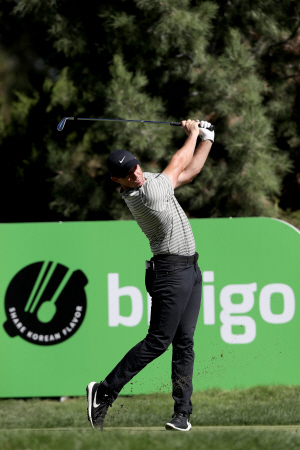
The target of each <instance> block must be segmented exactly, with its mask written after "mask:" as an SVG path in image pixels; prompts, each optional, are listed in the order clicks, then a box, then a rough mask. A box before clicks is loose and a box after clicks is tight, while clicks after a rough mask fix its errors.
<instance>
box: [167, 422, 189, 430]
mask: <svg viewBox="0 0 300 450" xmlns="http://www.w3.org/2000/svg"><path fill="white" fill-rule="evenodd" d="M191 428H192V425H191V424H190V422H188V427H187V428H177V427H175V426H174V425H173V424H172V423H166V425H165V429H166V430H167V431H190V429H191Z"/></svg>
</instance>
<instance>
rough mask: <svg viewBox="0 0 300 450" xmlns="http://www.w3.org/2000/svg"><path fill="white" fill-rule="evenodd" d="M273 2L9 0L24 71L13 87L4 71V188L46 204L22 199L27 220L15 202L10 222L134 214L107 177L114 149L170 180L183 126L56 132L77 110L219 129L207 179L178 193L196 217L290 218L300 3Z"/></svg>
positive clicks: (97, 126) (13, 50)
mask: <svg viewBox="0 0 300 450" xmlns="http://www.w3.org/2000/svg"><path fill="white" fill-rule="evenodd" d="M274 1H275V0H273V1H272V2H271V1H267V2H261V1H260V0H255V1H252V2H250V3H249V2H246V1H244V0H232V1H231V2H227V3H225V2H220V1H218V2H212V1H201V2H200V1H196V0H193V1H191V0H181V1H178V0H152V1H150V0H131V1H126V2H125V1H121V2H120V1H115V0H112V1H110V2H107V1H105V2H101V4H100V5H99V4H97V3H94V2H88V3H85V5H84V8H83V7H82V2H79V1H78V0H74V2H72V8H70V3H69V2H68V1H66V0H60V1H53V2H39V1H37V0H33V1H31V2H27V1H25V0H16V1H15V2H11V1H8V0H7V1H3V0H2V3H3V5H4V8H2V10H3V15H2V18H1V22H3V23H4V24H5V25H4V28H1V30H2V32H1V33H2V37H3V39H2V41H3V43H2V47H1V48H0V54H1V55H2V58H3V60H4V61H6V63H7V62H8V61H10V60H11V59H13V60H14V61H16V64H17V66H18V67H19V69H18V70H19V72H18V70H13V74H14V79H13V81H10V82H9V79H10V80H11V78H10V77H8V75H7V73H8V72H7V71H8V69H6V72H5V71H4V72H5V73H6V75H5V76H4V77H2V80H3V81H2V83H1V86H0V90H1V92H2V91H4V92H5V95H4V100H3V104H2V112H3V121H2V124H0V133H1V139H2V148H3V149H5V154H6V155H7V156H5V158H6V159H5V161H3V162H4V164H2V165H1V166H2V167H7V166H8V167H10V168H11V169H10V171H6V169H5V173H4V174H3V177H2V179H3V181H4V183H5V185H6V186H9V185H10V186H11V185H12V181H11V180H12V177H14V181H13V183H15V179H16V176H15V175H16V172H17V173H18V174H19V175H18V176H19V177H20V178H19V179H20V182H19V185H18V183H17V192H19V193H20V191H22V192H25V193H26V195H27V194H28V192H29V193H31V192H32V190H33V187H32V184H33V183H32V180H34V182H35V186H36V187H37V190H38V192H39V193H42V194H43V198H44V200H43V201H42V199H41V196H40V195H38V196H37V197H36V203H34V202H32V196H31V198H30V202H29V201H28V202H26V200H25V198H24V196H23V202H24V208H23V210H22V211H23V212H22V213H21V214H19V215H18V213H17V212H15V214H12V213H11V211H10V212H9V206H10V205H7V206H6V207H5V208H4V210H3V220H4V221H5V220H6V221H7V220H8V221H9V220H11V218H12V217H13V218H14V217H18V219H17V220H21V221H22V220H25V221H26V220H57V219H58V218H60V219H63V220H69V219H71V220H83V219H89V220H93V219H118V218H128V217H130V215H129V214H128V211H127V209H126V206H125V205H123V203H122V202H120V200H119V198H118V196H119V194H118V190H117V188H116V186H115V185H114V184H113V183H112V182H111V181H110V179H109V177H108V176H107V172H106V166H105V160H106V157H107V155H108V154H109V152H110V151H112V150H114V149H116V148H122V147H125V148H127V149H128V150H130V151H132V152H133V153H134V154H135V155H136V156H137V157H138V158H140V159H141V161H142V162H143V169H144V170H151V171H153V170H155V171H156V170H157V171H160V170H162V169H163V168H164V166H165V165H166V164H167V162H168V161H169V159H170V156H171V155H172V153H173V152H174V151H175V150H176V149H177V148H178V147H179V146H180V145H182V142H183V139H184V135H183V132H182V130H180V129H172V128H171V127H170V128H168V127H166V126H158V125H143V124H138V125H136V124H132V123H131V124H128V123H127V124H126V123H122V124H120V123H117V124H116V123H105V124H102V123H94V124H92V125H89V126H87V124H86V123H80V122H77V123H76V124H75V123H72V122H68V123H67V125H66V128H65V131H64V132H61V133H59V132H56V131H55V127H56V125H57V123H58V121H59V120H60V118H61V117H62V116H74V115H78V116H90V117H111V118H118V117H122V118H128V119H131V118H133V119H134V118H137V119H148V120H156V119H159V120H165V121H169V120H176V121H178V120H181V119H183V118H187V117H190V118H199V117H201V118H205V119H207V120H211V121H212V122H213V123H214V125H215V126H216V130H217V133H216V143H215V144H214V146H213V150H212V152H211V156H210V158H209V160H208V162H207V164H206V165H205V167H204V169H203V171H202V173H201V175H200V177H198V178H196V179H195V181H194V182H193V184H191V185H188V186H184V187H182V188H181V189H179V190H178V191H176V195H178V197H179V199H180V201H181V203H182V204H183V206H184V208H185V210H186V212H187V213H188V214H190V215H192V216H194V217H219V216H246V215H248V216H255V215H273V216H280V215H285V218H286V217H287V215H291V214H292V213H289V212H288V208H292V209H293V210H297V209H300V204H299V203H298V201H299V198H298V197H297V198H296V195H295V193H297V192H299V190H298V184H297V182H296V181H295V180H297V175H296V174H297V171H299V129H298V125H297V123H298V120H297V119H298V110H297V107H296V105H297V103H296V101H297V98H298V91H299V76H298V74H299V42H300V38H299V27H298V24H299V20H298V19H297V17H298V4H297V2H294V1H291V0H284V1H283V2H277V1H276V8H274V7H272V5H273V4H274ZM12 28H13V29H16V28H17V30H18V31H17V35H15V36H13V35H12V32H11V29H12ZM18 73H19V74H20V73H21V75H22V76H17V74H18ZM17 92H18V93H17ZM21 124H22V125H21ZM37 124H38V127H37ZM22 127H23V128H22ZM22 130H23V131H22ZM12 148H13V149H14V151H13V158H12V155H11V152H9V149H12ZM20 148H22V151H20ZM16 149H19V150H16ZM2 158H3V155H2ZM24 161H27V162H26V163H25V162H24ZM16 162H17V164H15V163H16ZM16 167H17V168H18V170H16ZM20 174H21V175H20ZM45 179H46V180H47V181H46V182H45ZM283 182H284V186H283V188H282V183H283ZM299 185H300V183H299ZM30 186H31V187H30ZM50 188H51V189H50ZM18 199H19V194H17V195H16V196H15V201H14V203H18ZM9 201H10V200H9ZM39 202H42V204H43V207H42V210H41V213H40V215H38V214H35V215H34V216H33V210H34V211H36V210H37V209H38V208H37V206H36V205H37V204H38V203H39ZM19 203H20V202H19ZM30 204H31V205H33V204H35V207H34V208H32V207H30V206H29V205H30ZM48 205H50V208H51V209H50V210H49V206H48ZM281 207H284V208H285V209H286V210H287V212H284V211H283V210H282V209H281ZM17 209H18V210H20V208H19V207H18V208H17ZM293 215H294V217H295V213H293ZM37 216H38V218H37ZM296 216H297V214H296ZM32 217H34V219H32ZM14 220H16V219H14ZM292 220H294V221H295V219H292Z"/></svg>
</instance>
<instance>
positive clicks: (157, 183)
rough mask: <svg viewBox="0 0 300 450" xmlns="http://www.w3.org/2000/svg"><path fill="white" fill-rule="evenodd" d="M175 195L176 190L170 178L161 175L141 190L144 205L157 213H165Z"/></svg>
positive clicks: (153, 178)
mask: <svg viewBox="0 0 300 450" xmlns="http://www.w3.org/2000/svg"><path fill="white" fill-rule="evenodd" d="M173 195H174V188H173V185H172V183H171V180H170V178H169V177H168V176H167V175H165V174H161V173H160V174H155V176H154V177H152V178H150V179H148V180H147V181H146V182H145V183H144V184H143V186H142V188H141V196H142V201H143V203H144V205H145V206H148V208H151V209H153V210H155V211H163V210H164V209H165V208H166V207H167V206H168V202H169V200H170V198H171V197H172V196H173Z"/></svg>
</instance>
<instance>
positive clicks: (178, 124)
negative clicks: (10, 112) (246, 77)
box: [57, 117, 214, 131]
mask: <svg viewBox="0 0 300 450" xmlns="http://www.w3.org/2000/svg"><path fill="white" fill-rule="evenodd" d="M67 120H91V121H100V122H105V121H106V122H140V123H158V124H162V125H172V126H173V127H181V122H158V121H152V120H127V119H93V118H84V117H64V118H63V119H61V121H60V122H59V124H58V125H57V129H58V131H62V130H63V129H64V126H65V124H66V121H67ZM199 127H200V125H199ZM209 130H210V131H213V130H214V126H213V125H211V126H210V128H209Z"/></svg>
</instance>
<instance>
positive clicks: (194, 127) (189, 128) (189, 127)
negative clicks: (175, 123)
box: [181, 119, 208, 136]
mask: <svg viewBox="0 0 300 450" xmlns="http://www.w3.org/2000/svg"><path fill="white" fill-rule="evenodd" d="M205 123H208V122H205ZM181 125H182V127H183V129H184V131H185V132H186V134H187V135H188V136H189V135H190V134H191V133H194V134H196V136H198V135H199V130H200V128H199V126H198V125H199V120H190V119H188V120H183V121H182V122H181Z"/></svg>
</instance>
